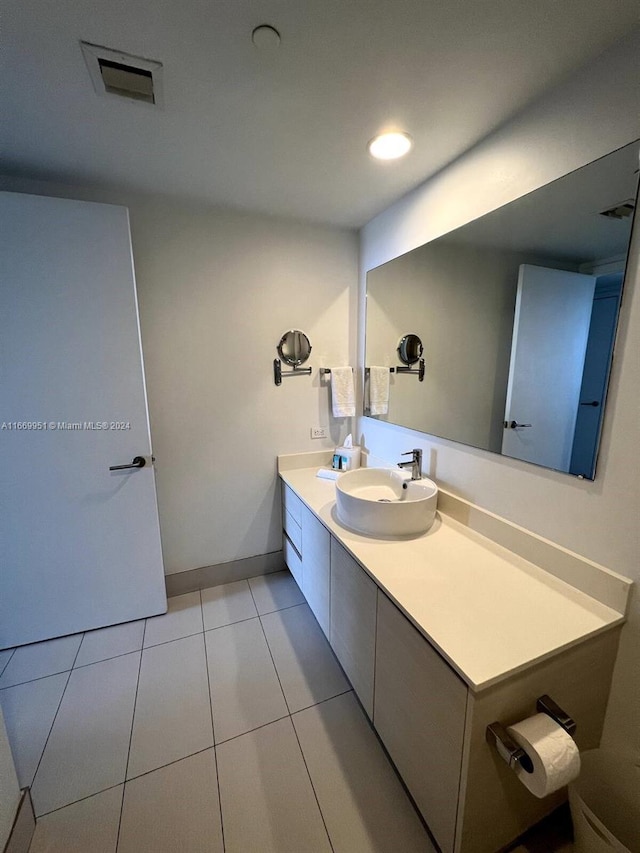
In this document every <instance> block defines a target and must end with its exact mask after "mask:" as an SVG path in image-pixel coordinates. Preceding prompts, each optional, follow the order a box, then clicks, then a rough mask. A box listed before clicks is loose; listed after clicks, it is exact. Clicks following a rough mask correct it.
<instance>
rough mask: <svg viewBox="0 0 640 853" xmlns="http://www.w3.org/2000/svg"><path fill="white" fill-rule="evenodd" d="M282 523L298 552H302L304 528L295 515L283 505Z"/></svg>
mask: <svg viewBox="0 0 640 853" xmlns="http://www.w3.org/2000/svg"><path fill="white" fill-rule="evenodd" d="M282 523H283V526H284V530H285V533H286V534H287V536H288V537H289V539H290V540H291V541H292V542H293V544H294V546H295V549H296V551H297V552H298V554H301V553H302V529H301V528H300V525H299V524H298V522H297V521H296V520H295V519H294V518H293V516H292V515H291V514H290V513H289V512H288V511H287V510H286V509H285V508H284V507H283V508H282Z"/></svg>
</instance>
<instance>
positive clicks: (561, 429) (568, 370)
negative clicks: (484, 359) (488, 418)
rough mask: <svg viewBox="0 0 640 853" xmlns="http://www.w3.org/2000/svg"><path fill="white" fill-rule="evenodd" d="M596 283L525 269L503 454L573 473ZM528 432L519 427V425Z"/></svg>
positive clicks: (522, 269) (521, 278)
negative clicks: (583, 374)
mask: <svg viewBox="0 0 640 853" xmlns="http://www.w3.org/2000/svg"><path fill="white" fill-rule="evenodd" d="M594 288H595V277H594V276H591V275H582V274H580V273H574V272H566V271H564V270H556V269H547V268H545V267H537V266H531V265H529V264H523V265H522V266H521V267H520V270H519V275H518V292H517V296H516V312H515V318H514V325H513V338H512V342H511V363H510V367H509V381H508V385H507V402H506V409H505V417H504V420H505V425H506V426H505V429H504V432H503V439H502V453H503V454H504V455H505V456H511V457H514V458H516V459H522V460H524V461H526V462H534V463H536V464H538V465H544V466H545V467H547V468H555V469H557V470H559V471H568V470H569V463H570V461H571V449H572V445H573V434H574V431H575V425H576V417H577V412H578V404H579V402H580V385H581V383H582V372H583V369H584V357H585V351H586V348H587V339H588V336H589V322H590V319H591V308H592V305H593V292H594ZM514 422H515V423H516V424H519V425H520V424H521V425H522V426H515V427H512V424H513V423H514Z"/></svg>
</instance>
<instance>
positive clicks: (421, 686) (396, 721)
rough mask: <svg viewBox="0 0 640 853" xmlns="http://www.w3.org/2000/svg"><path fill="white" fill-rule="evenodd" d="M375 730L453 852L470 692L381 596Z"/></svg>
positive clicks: (442, 842)
mask: <svg viewBox="0 0 640 853" xmlns="http://www.w3.org/2000/svg"><path fill="white" fill-rule="evenodd" d="M377 623H378V624H377V640H376V662H375V684H376V690H375V705H374V712H373V723H374V726H375V728H376V730H377V732H378V734H379V735H380V737H381V739H382V742H383V743H384V745H385V746H386V748H387V750H388V752H389V755H390V756H391V758H392V760H393V762H394V764H395V765H396V767H397V768H398V771H399V772H400V775H401V776H402V778H403V780H404V782H405V784H406V786H407V788H408V789H409V791H410V792H411V796H412V797H413V798H414V800H415V801H416V805H417V806H418V808H419V809H420V811H421V812H422V814H423V815H424V816H425V818H426V820H427V821H428V824H429V828H430V829H431V832H432V833H433V835H434V837H435V839H436V841H437V842H438V844H439V846H440V847H441V849H442V850H449V851H451V850H453V845H454V837H455V828H456V812H457V804H458V790H459V787H460V772H461V766H462V747H463V739H464V726H465V709H466V703H467V687H466V685H465V684H464V683H463V681H462V680H461V679H460V678H459V677H458V676H457V675H456V673H455V672H454V671H453V670H452V669H451V668H450V667H449V666H448V664H446V663H445V661H444V660H443V659H442V658H441V657H440V655H439V654H438V653H437V652H436V651H435V650H434V649H433V648H432V647H431V646H430V645H429V643H428V642H427V641H426V640H425V639H424V637H423V636H422V635H421V634H420V633H419V632H418V631H417V630H416V629H415V628H414V627H413V625H412V624H411V623H410V622H409V620H408V619H407V618H406V617H405V616H404V615H403V614H402V613H401V612H400V611H399V610H398V608H397V607H396V606H395V604H393V603H392V602H391V601H390V600H389V599H388V598H387V596H386V595H385V594H384V593H383V592H380V591H378V620H377Z"/></svg>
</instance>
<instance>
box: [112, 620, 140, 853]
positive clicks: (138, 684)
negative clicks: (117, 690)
mask: <svg viewBox="0 0 640 853" xmlns="http://www.w3.org/2000/svg"><path fill="white" fill-rule="evenodd" d="M146 633H147V620H146V619H145V620H144V628H143V630H142V645H141V647H140V661H139V663H138V677H137V678H136V695H135V697H134V700H133V713H132V714H131V731H130V732H129V748H128V749H127V763H126V764H125V768H124V779H123V780H122V800H121V801H120V817H119V819H118V834H117V835H116V846H115V850H114V853H117V851H118V847H119V845H120V830H121V829H122V815H123V814H124V793H125V788H126V786H127V775H128V773H129V760H130V758H131V744H132V743H133V724H134V722H135V719H136V705H137V704H138V690H139V688H140V673H141V672H142V655H143V654H144V637H145V634H146Z"/></svg>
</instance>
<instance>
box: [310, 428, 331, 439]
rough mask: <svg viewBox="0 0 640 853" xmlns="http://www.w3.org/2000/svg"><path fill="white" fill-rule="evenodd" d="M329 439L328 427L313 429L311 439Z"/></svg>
mask: <svg viewBox="0 0 640 853" xmlns="http://www.w3.org/2000/svg"><path fill="white" fill-rule="evenodd" d="M326 437H327V428H326V427H311V438H326Z"/></svg>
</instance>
